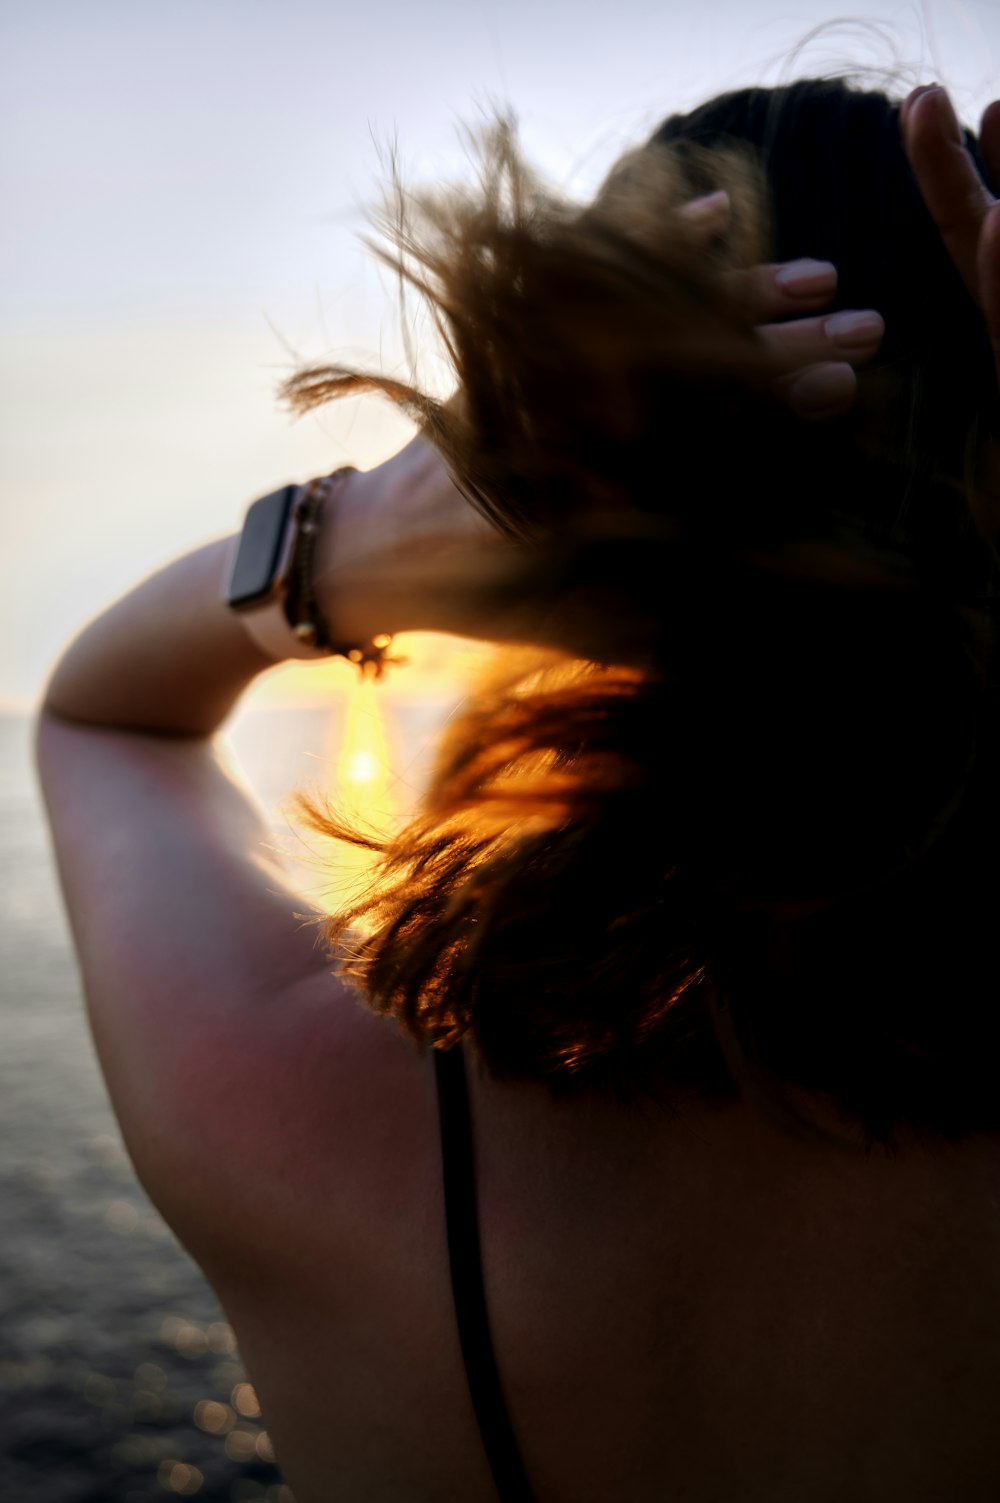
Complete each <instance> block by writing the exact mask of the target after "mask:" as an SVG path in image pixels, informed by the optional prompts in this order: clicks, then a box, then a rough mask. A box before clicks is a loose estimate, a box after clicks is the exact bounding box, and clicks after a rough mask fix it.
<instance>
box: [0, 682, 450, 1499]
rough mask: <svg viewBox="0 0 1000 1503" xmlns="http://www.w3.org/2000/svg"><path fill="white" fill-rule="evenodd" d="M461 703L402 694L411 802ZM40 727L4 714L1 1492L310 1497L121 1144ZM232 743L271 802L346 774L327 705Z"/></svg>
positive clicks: (210, 1299)
mask: <svg viewBox="0 0 1000 1503" xmlns="http://www.w3.org/2000/svg"><path fill="white" fill-rule="evenodd" d="M442 713H443V711H442V708H441V706H440V705H438V704H434V703H430V704H427V703H414V704H410V705H407V704H406V703H404V702H398V703H396V704H394V705H393V706H391V707H387V709H386V719H387V721H388V722H389V726H388V729H389V732H390V741H391V751H392V757H393V766H394V767H395V768H397V772H396V774H395V776H394V778H393V788H394V792H395V794H396V795H398V798H397V807H398V804H399V802H400V801H402V802H403V803H405V802H406V801H407V800H408V799H409V798H410V797H411V796H412V795H413V793H414V791H415V790H416V788H417V787H418V786H419V783H420V781H421V778H422V776H423V769H424V763H425V760H426V756H427V752H426V750H425V748H426V747H427V746H428V744H429V742H430V741H431V740H432V738H433V732H434V728H435V726H436V724H437V723H438V722H439V720H440V718H441V715H442ZM31 735H32V731H31V724H30V721H29V719H28V718H27V717H21V716H9V715H8V716H0V852H2V863H3V864H2V881H0V1128H2V1132H0V1226H2V1230H0V1333H2V1335H0V1500H2V1503H154V1500H157V1499H165V1498H166V1497H169V1496H175V1497H177V1496H182V1497H197V1498H200V1499H203V1500H211V1503H217V1500H218V1503H222V1500H225V1503H244V1500H245V1503H250V1500H255V1499H256V1500H266V1503H293V1499H292V1494H291V1491H290V1489H289V1488H288V1487H287V1486H286V1485H285V1484H284V1483H283V1481H282V1478H281V1473H280V1470H279V1468H278V1466H277V1465H276V1463H275V1460H274V1455H273V1451H272V1449H271V1446H270V1442H269V1439H268V1436H267V1433H266V1429H265V1428H264V1423H263V1420H262V1419H261V1417H260V1415H259V1413H258V1411H257V1407H256V1403H255V1395H254V1393H253V1390H252V1388H251V1387H250V1385H249V1384H248V1382H247V1377H246V1373H245V1371H244V1369H243V1367H242V1364H241V1362H240V1357H239V1352H238V1350H237V1348H236V1344H235V1340H234V1337H233V1332H232V1330H231V1328H230V1327H229V1326H228V1324H227V1323H226V1321H225V1317H224V1315H223V1313H222V1311H221V1310H220V1308H219V1305H218V1303H217V1301H216V1299H215V1296H214V1295H213V1293H212V1291H211V1290H210V1289H209V1288H208V1286H207V1284H206V1283H205V1281H204V1279H203V1278H202V1277H201V1274H200V1273H199V1271H198V1270H197V1268H196V1267H195V1266H194V1264H193V1263H192V1262H191V1260H190V1259H189V1258H188V1256H187V1254H186V1253H185V1252H184V1251H183V1250H182V1249H181V1248H180V1246H179V1245H178V1243H177V1242H176V1240H175V1239H174V1237H173V1235H172V1233H171V1232H170V1231H169V1229H168V1228H167V1227H166V1226H165V1225H164V1223H163V1222H162V1221H161V1219H160V1217H159V1216H158V1214H157V1213H156V1211H155V1210H154V1209H153V1207H152V1206H151V1205H150V1203H149V1201H148V1199H147V1197H146V1195H145V1193H144V1192H143V1190H142V1189H141V1187H140V1186H139V1184H138V1183H137V1181H136V1179H135V1175H134V1173H133V1171H132V1168H131V1165H130V1163H129V1161H128V1158H127V1156H126V1154H125V1151H124V1149H123V1147H122V1144H121V1138H120V1135H119V1133H118V1129H117V1125H116V1123H115V1120H114V1117H113V1115H112V1113H111V1110H110V1107H109V1105H108V1102H107V1098H106V1096H105V1093H104V1087H103V1083H102V1081H101V1078H100V1075H99V1072H98V1068H97V1064H96V1061H95V1058H94V1053H93V1049H92V1046H91V1043H90V1036H89V1033H88V1030H87V1026H86V1022H85V1018H84V1012H83V1004H82V1001H81V993H80V985H79V979H78V975H77V971H76V965H75V961H74V957H73V952H72V948H71V945H70V941H69V935H68V930H67V926H66V921H65V918H64V915H63V912H62V907H61V900H60V897H59V893H58V888H57V884H56V878H55V873H54V870H53V865H52V860H51V857H50V853H49V847H48V837H47V833H46V830H45V827H44V824H43V820H42V815H41V806H40V800H39V795H38V792H37V789H36V786H35V781H34V774H33V771H32V766H31ZM232 739H233V742H234V745H235V746H236V748H237V751H238V755H239V760H240V762H241V765H242V766H243V767H244V769H245V770H246V772H247V774H248V776H249V778H250V780H251V782H252V783H253V785H254V787H255V788H256V789H257V791H258V793H259V794H260V796H261V798H262V800H263V801H264V803H265V805H266V806H267V807H268V808H269V809H271V810H274V809H275V808H276V806H277V804H278V802H279V800H280V799H281V798H282V796H283V795H284V794H286V793H287V791H288V790H289V789H290V788H293V787H295V786H300V785H302V784H304V783H312V784H314V785H316V784H318V785H319V786H322V785H323V784H324V782H328V779H327V776H326V768H327V765H328V760H329V757H330V756H331V733H330V725H329V716H328V715H327V713H326V712H325V711H322V712H320V711H306V712H299V711H296V712H287V711H285V712H279V711H276V710H268V711H263V710H259V711H255V712H251V713H250V714H249V715H247V716H245V717H244V718H243V720H242V721H241V722H239V723H237V724H236V726H235V727H234V731H233V738H232ZM276 828H279V829H280V828H281V821H280V819H279V818H278V817H277V816H276ZM262 1213H266V1207H263V1206H262Z"/></svg>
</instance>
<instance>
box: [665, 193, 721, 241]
mask: <svg viewBox="0 0 1000 1503" xmlns="http://www.w3.org/2000/svg"><path fill="white" fill-rule="evenodd" d="M678 212H679V213H680V216H681V218H682V219H683V220H685V222H686V223H687V225H688V227H689V228H690V229H691V230H693V231H694V234H695V238H696V239H697V240H699V241H704V243H705V244H706V245H707V244H708V243H710V242H711V241H712V240H714V239H716V237H717V236H719V235H722V234H724V233H725V232H726V230H727V229H728V228H729V223H730V220H731V219H732V217H733V206H732V203H731V202H730V198H729V194H728V193H726V192H725V190H724V189H721V188H720V189H719V190H718V192H716V193H706V194H705V195H704V197H702V198H692V199H689V200H688V202H687V203H686V204H682V205H681V208H680V210H679V211H678Z"/></svg>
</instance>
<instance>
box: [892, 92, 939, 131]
mask: <svg viewBox="0 0 1000 1503" xmlns="http://www.w3.org/2000/svg"><path fill="white" fill-rule="evenodd" d="M940 87H941V85H940V84H939V83H929V84H919V85H918V86H917V88H915V89H911V91H910V93H909V94H908V95H907V96H906V98H905V99H904V100H903V103H902V104H901V105H900V107H899V118H900V120H902V122H903V124H904V125H905V124H906V122H907V120H908V119H909V118H910V112H911V111H912V109H913V106H914V105H915V104H916V103H917V100H918V99H923V97H924V95H925V94H930V93H931V91H932V90H934V89H940Z"/></svg>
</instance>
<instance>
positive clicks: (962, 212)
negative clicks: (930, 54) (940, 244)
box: [901, 87, 993, 300]
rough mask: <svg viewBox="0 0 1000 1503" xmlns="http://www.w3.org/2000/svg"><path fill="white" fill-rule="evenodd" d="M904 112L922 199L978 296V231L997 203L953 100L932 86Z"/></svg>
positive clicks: (905, 141) (908, 148)
mask: <svg viewBox="0 0 1000 1503" xmlns="http://www.w3.org/2000/svg"><path fill="white" fill-rule="evenodd" d="M908 104H909V109H907V111H906V114H905V116H902V114H901V119H902V131H903V146H904V149H905V151H906V154H907V156H908V158H909V161H910V166H911V167H912V168H913V174H914V177H915V178H916V180H917V185H918V187H919V188H920V192H921V195H922V197H923V200H924V203H925V204H926V205H927V208H928V211H929V213H930V215H931V218H932V219H933V220H934V223H935V224H936V225H937V227H938V230H939V231H940V233H941V238H942V240H943V241H944V243H945V247H946V248H947V250H948V253H949V255H950V256H951V258H952V260H953V261H954V263H955V265H956V266H957V268H958V270H959V272H960V274H961V276H962V280H963V281H964V282H965V285H966V287H967V288H968V289H969V291H970V293H971V294H972V296H973V297H974V298H976V299H977V300H978V296H979V287H978V281H977V265H976V255H977V246H978V242H979V232H980V228H981V226H982V222H983V218H984V216H985V214H986V211H987V210H988V209H989V207H990V205H991V203H992V202H993V200H992V197H991V195H990V194H989V193H988V192H987V189H986V186H985V184H984V183H983V181H982V179H981V177H980V176H979V173H978V172H977V171H976V167H975V163H974V162H973V160H972V158H971V156H970V155H969V153H968V151H966V149H965V146H964V144H963V138H962V131H961V127H960V126H959V123H958V119H957V117H956V115H955V111H954V109H953V108H952V104H951V100H950V99H949V98H948V95H947V94H946V93H945V91H944V90H943V89H940V88H937V87H929V88H926V89H924V90H923V92H921V93H917V94H915V95H912V96H911V97H910V100H909V101H908Z"/></svg>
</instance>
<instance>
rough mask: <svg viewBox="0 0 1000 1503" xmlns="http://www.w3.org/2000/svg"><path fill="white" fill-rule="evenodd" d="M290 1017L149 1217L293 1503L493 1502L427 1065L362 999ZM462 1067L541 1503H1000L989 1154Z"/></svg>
mask: <svg viewBox="0 0 1000 1503" xmlns="http://www.w3.org/2000/svg"><path fill="white" fill-rule="evenodd" d="M329 985H330V983H329V980H328V981H327V987H328V988H329ZM278 1016H280V1025H279V1026H276V1027H275V1028H274V1029H273V1030H268V1032H269V1033H270V1037H269V1038H268V1039H267V1040H266V1042H265V1043H262V1045H261V1046H260V1047H259V1048H257V1047H256V1046H255V1045H253V1044H250V1045H247V1046H241V1047H240V1049H239V1051H238V1057H237V1058H236V1059H235V1060H234V1066H233V1070H232V1072H231V1075H230V1077H229V1084H228V1086H227V1087H226V1089H225V1090H224V1091H223V1093H222V1095H221V1097H220V1096H219V1093H218V1090H216V1092H215V1093H214V1094H213V1098H212V1099H213V1100H214V1101H215V1102H216V1104H215V1105H214V1106H213V1107H211V1108H209V1110H208V1113H207V1115H205V1116H204V1117H203V1119H202V1120H201V1121H200V1123H199V1134H200V1136H201V1141H202V1145H203V1151H204V1155H205V1159H204V1161H205V1162H206V1163H208V1162H210V1163H211V1173H210V1177H209V1180H208V1181H206V1184H207V1186H208V1188H207V1191H206V1194H205V1196H204V1197H202V1198H201V1199H200V1200H199V1197H198V1195H197V1194H196V1195H195V1196H194V1197H193V1199H192V1198H191V1197H190V1196H188V1197H183V1198H181V1197H179V1196H172V1195H171V1192H170V1190H169V1188H168V1187H167V1185H166V1183H164V1185H162V1186H159V1185H157V1184H155V1183H154V1184H153V1185H151V1187H150V1188H151V1190H152V1193H153V1195H154V1198H155V1199H157V1200H158V1201H159V1203H160V1205H161V1209H163V1210H164V1213H165V1214H166V1215H167V1217H168V1219H170V1220H171V1221H172V1222H173V1224H174V1226H175V1228H176V1229H177V1231H178V1233H179V1235H180V1236H181V1238H182V1240H184V1241H185V1242H186V1243H187V1245H188V1246H189V1248H190V1249H191V1251H192V1252H193V1254H194V1256H195V1257H196V1258H197V1259H198V1260H199V1261H200V1262H201V1264H202V1266H203V1268H204V1269H205V1271H206V1273H207V1274H208V1277H209V1278H210V1280H211V1281H212V1283H213V1285H214V1286H215V1288H216V1290H217V1292H218V1294H219V1296H220V1298H221V1300H222V1302H223V1305H224V1306H225V1308H226V1310H227V1312H228V1314H229V1316H230V1319H231V1320H232V1321H233V1324H234V1326H235V1328H236V1332H237V1336H238V1339H239V1341H240V1346H241V1350H242V1352H243V1355H244V1357H245V1359H246V1361H247V1365H248V1368H249V1371H250V1374H251V1377H252V1378H253V1379H254V1381H255V1383H256V1385H257V1388H258V1392H259V1395H260V1399H261V1403H262V1407H263V1412H264V1419H265V1422H266V1424H267V1426H268V1429H269V1431H270V1432H271V1434H272V1436H273V1438H274V1441H275V1444H276V1447H277V1450H278V1456H279V1461H280V1463H281V1465H282V1467H283V1470H284V1472H285V1474H286V1476H287V1478H288V1481H289V1483H290V1484H291V1486H292V1488H293V1491H294V1494H295V1499H296V1503H332V1500H334V1499H344V1500H350V1503H361V1500H365V1503H368V1500H370V1503H417V1500H421V1503H422V1500H427V1503H430V1500H434V1503H452V1500H453V1503H495V1498H496V1494H495V1491H494V1489H493V1486H492V1483H491V1480H490V1475H489V1471H488V1467H487V1464H486V1461H485V1458H484V1454H483V1450H482V1446H481V1443H480V1440H479V1435H478V1431H477V1429H476V1424H475V1420H474V1416H473V1412H472V1408H471V1403H470V1400H469V1397H468V1391H467V1388H466V1383H465V1376H464V1372H463V1368H462V1362H461V1356H460V1351H459V1344H458V1336H457V1330H456V1325H455V1316H454V1310H453V1306H452V1300H451V1288H450V1283H449V1278H448V1269H447V1250H446V1242H445V1225H444V1202H443V1194H442V1188H441V1169H440V1152H439V1142H438V1127H437V1115H436V1097H435V1092H434V1075H433V1068H432V1063H431V1060H430V1058H429V1057H422V1056H421V1055H419V1054H418V1053H417V1052H416V1051H415V1050H414V1048H413V1046H412V1045H411V1044H410V1043H409V1042H407V1041H406V1040H404V1039H403V1038H402V1037H401V1036H400V1035H399V1033H398V1032H397V1030H396V1028H395V1026H394V1025H393V1024H391V1023H387V1022H385V1021H382V1020H380V1019H376V1018H374V1017H371V1016H369V1015H368V1014H367V1013H365V1012H363V1011H362V1010H360V1009H359V1008H358V1007H357V1006H356V1005H354V1004H353V1003H351V1002H350V1001H349V1000H348V999H347V998H346V997H344V996H343V994H341V995H340V998H339V1000H335V1001H334V1002H333V1003H331V999H330V997H329V994H327V997H326V999H325V1000H324V1001H323V1002H322V1004H321V1003H320V1001H319V996H318V992H315V993H314V992H310V993H309V994H308V995H305V994H304V995H303V996H301V997H298V998H293V999H286V1002H285V1005H283V1006H282V1008H281V1010H280V1014H278V1013H277V1012H276V1017H278ZM331 1020H334V1026H332V1027H331ZM468 1063H469V1068H468V1074H469V1081H470V1092H471V1106H472V1115H473V1126H474V1133H475V1140H476V1149H475V1154H476V1173H477V1196H478V1204H479V1215H480V1224H481V1228H482V1235H483V1248H484V1253H483V1256H484V1266H485V1280H486V1285H487V1297H488V1301H489V1309H490V1319H491V1325H492V1329H493V1335H494V1342H495V1346H496V1350H497V1358H498V1363H499V1366H500V1371H501V1377H502V1381H503V1384H504V1389H505V1393H506V1395H507V1399H508V1403H509V1407H510V1410H511V1415H512V1421H513V1424H514V1428H515V1432H516V1434H517V1437H518V1440H519V1444H520V1446H521V1450H522V1454H523V1457H524V1461H525V1465H526V1468H527V1472H528V1476H529V1478H530V1479H531V1481H532V1484H533V1486H534V1489H535V1491H536V1495H537V1498H538V1500H539V1503H618V1500H629V1503H667V1500H674V1499H677V1500H680V1499H683V1500H684V1503H712V1500H715V1503H750V1500H753V1503H758V1500H759V1503H765V1500H766V1503H793V1500H794V1503H803V1500H809V1503H834V1500H836V1503H844V1500H847V1499H850V1500H852V1503H885V1500H891V1499H897V1498H898V1499H900V1500H907V1503H939V1500H946V1499H948V1500H951V1499H961V1500H967V1503H978V1500H983V1503H986V1500H991V1503H995V1500H996V1499H997V1498H998V1497H1000V1426H998V1422H997V1416H998V1415H1000V1141H998V1139H997V1138H995V1137H993V1136H989V1137H979V1138H976V1139H970V1140H968V1141H967V1142H966V1143H963V1144H962V1145H959V1146H958V1147H957V1148H952V1147H948V1146H947V1145H944V1144H941V1145H940V1146H933V1147H929V1146H924V1147H919V1146H917V1145H913V1146H912V1147H910V1148H907V1149H905V1151H904V1152H902V1153H901V1154H900V1155H899V1156H898V1157H896V1158H891V1157H887V1156H885V1155H879V1154H876V1155H873V1156H871V1157H868V1158H866V1157H864V1156H863V1155H862V1154H860V1153H859V1152H856V1151H847V1150H845V1149H838V1148H836V1147H831V1148H829V1149H827V1148H825V1147H823V1146H821V1145H819V1144H817V1143H814V1142H799V1141H797V1140H795V1139H793V1138H792V1137H790V1136H788V1135H787V1134H785V1133H783V1132H782V1131H780V1130H779V1129H778V1128H776V1127H774V1126H772V1125H770V1124H768V1123H764V1122H763V1121H761V1120H760V1119H759V1118H758V1117H757V1116H756V1115H755V1114H754V1113H753V1112H752V1111H751V1110H750V1109H749V1108H747V1107H745V1106H742V1105H738V1106H733V1107H725V1108H716V1107H713V1108H709V1107H707V1106H704V1105H701V1104H698V1103H693V1104H691V1105H690V1106H689V1107H686V1108H684V1110H683V1111H682V1113H681V1115H680V1116H678V1117H675V1116H672V1115H671V1114H669V1113H667V1112H663V1113H660V1112H658V1111H652V1112H646V1113H644V1114H637V1113H636V1112H635V1111H634V1110H633V1111H629V1110H626V1109H624V1108H622V1107H620V1106H618V1105H616V1104H614V1103H613V1102H610V1101H608V1102H602V1101H588V1102H576V1103H565V1104H555V1103H553V1102H552V1101H551V1099H550V1098H549V1096H548V1095H547V1093H546V1091H545V1090H544V1088H542V1087H540V1086H535V1085H532V1084H519V1085H499V1084H497V1083H496V1082H494V1081H492V1080H490V1079H489V1078H488V1077H486V1076H484V1075H483V1074H482V1072H481V1071H480V1070H479V1069H478V1068H477V1067H476V1066H475V1065H474V1064H473V1062H472V1061H471V1060H470V1061H469V1062H468ZM199 1095H200V1096H203V1095H204V1093H199ZM178 1168H179V1169H180V1170H181V1172H182V1174H183V1173H185V1172H186V1170H185V1169H184V1166H178ZM188 1180H190V1174H188ZM174 1183H175V1184H176V1183H177V1180H176V1179H175V1180H174Z"/></svg>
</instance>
